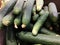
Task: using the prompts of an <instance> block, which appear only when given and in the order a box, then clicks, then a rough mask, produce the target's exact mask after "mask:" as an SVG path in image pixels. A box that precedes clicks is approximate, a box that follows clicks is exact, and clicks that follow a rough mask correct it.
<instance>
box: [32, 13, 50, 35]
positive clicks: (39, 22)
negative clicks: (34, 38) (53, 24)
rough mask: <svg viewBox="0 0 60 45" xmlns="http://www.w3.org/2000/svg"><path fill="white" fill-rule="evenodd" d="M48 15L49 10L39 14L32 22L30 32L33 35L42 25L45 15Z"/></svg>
mask: <svg viewBox="0 0 60 45" xmlns="http://www.w3.org/2000/svg"><path fill="white" fill-rule="evenodd" d="M48 15H49V12H45V14H44V15H41V16H40V17H39V18H38V20H37V22H36V23H35V24H34V26H33V29H32V34H33V35H37V34H38V31H39V29H41V27H42V25H43V24H44V22H45V21H46V19H47V17H48Z"/></svg>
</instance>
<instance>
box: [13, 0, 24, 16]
mask: <svg viewBox="0 0 60 45" xmlns="http://www.w3.org/2000/svg"><path fill="white" fill-rule="evenodd" d="M23 3H24V0H18V1H17V3H16V5H15V6H14V9H13V13H14V14H15V15H18V14H19V13H20V12H21V11H22V6H23Z"/></svg>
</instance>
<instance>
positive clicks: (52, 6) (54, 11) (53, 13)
mask: <svg viewBox="0 0 60 45" xmlns="http://www.w3.org/2000/svg"><path fill="white" fill-rule="evenodd" d="M48 7H49V12H50V18H51V20H52V21H53V22H56V21H57V19H58V12H57V7H56V5H55V3H53V2H50V3H49V5H48Z"/></svg>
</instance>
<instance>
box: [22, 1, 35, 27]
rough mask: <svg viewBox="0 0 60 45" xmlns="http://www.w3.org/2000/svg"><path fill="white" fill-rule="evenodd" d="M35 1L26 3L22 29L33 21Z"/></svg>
mask: <svg viewBox="0 0 60 45" xmlns="http://www.w3.org/2000/svg"><path fill="white" fill-rule="evenodd" d="M34 1H35V0H28V1H26V2H27V4H26V8H25V10H24V14H23V17H22V28H25V27H26V26H27V25H28V24H29V23H30V20H31V12H32V8H33V4H34Z"/></svg>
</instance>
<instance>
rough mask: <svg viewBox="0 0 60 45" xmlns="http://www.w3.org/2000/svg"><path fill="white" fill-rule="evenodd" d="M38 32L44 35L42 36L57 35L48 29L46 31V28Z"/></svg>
mask: <svg viewBox="0 0 60 45" xmlns="http://www.w3.org/2000/svg"><path fill="white" fill-rule="evenodd" d="M40 31H41V32H42V33H44V34H47V35H55V36H58V34H56V33H54V32H53V31H50V30H48V29H46V28H42V29H41V30H40ZM40 31H39V32H40Z"/></svg>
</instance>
